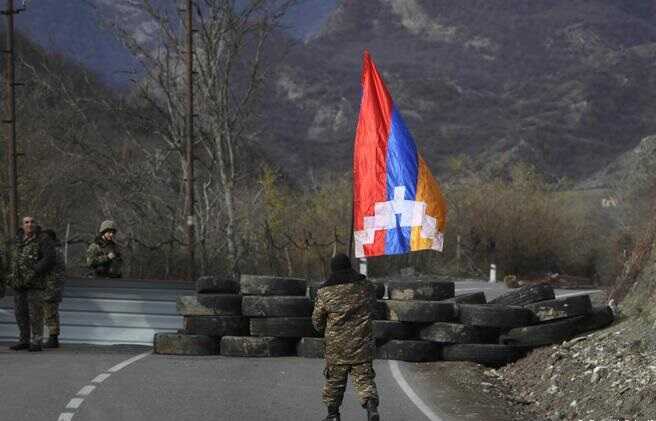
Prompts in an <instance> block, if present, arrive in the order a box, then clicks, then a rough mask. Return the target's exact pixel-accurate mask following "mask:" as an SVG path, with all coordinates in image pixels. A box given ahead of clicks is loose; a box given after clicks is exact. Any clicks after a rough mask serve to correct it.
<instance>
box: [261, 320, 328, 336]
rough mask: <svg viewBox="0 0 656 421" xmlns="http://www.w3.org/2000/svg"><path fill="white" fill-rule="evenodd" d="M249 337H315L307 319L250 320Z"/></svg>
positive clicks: (310, 323) (315, 333)
mask: <svg viewBox="0 0 656 421" xmlns="http://www.w3.org/2000/svg"><path fill="white" fill-rule="evenodd" d="M250 334H251V336H274V337H276V338H303V337H314V336H317V332H315V330H314V328H313V327H312V319H311V318H309V317H267V318H252V319H251V321H250Z"/></svg>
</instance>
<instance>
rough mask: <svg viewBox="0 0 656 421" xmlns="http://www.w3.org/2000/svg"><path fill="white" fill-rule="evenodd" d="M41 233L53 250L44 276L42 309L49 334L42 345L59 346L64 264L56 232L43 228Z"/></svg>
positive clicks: (46, 346)
mask: <svg viewBox="0 0 656 421" xmlns="http://www.w3.org/2000/svg"><path fill="white" fill-rule="evenodd" d="M43 233H44V234H46V235H47V236H48V238H49V239H50V241H51V243H52V246H53V249H54V252H55V265H54V267H53V268H52V270H51V271H50V272H48V275H47V276H46V289H45V291H44V294H43V301H44V303H43V310H44V314H45V319H46V326H48V334H49V335H50V336H49V338H48V341H47V342H46V343H45V345H44V347H45V348H59V333H60V325H59V303H61V301H62V298H63V292H64V283H65V282H66V264H65V263H64V255H63V254H62V251H61V243H60V242H59V240H57V234H55V232H54V231H53V230H45V231H43Z"/></svg>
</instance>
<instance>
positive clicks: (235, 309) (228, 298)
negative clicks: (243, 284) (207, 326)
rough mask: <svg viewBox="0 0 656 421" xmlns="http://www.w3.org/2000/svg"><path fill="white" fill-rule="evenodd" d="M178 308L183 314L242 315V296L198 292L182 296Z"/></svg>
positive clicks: (179, 312) (177, 303)
mask: <svg viewBox="0 0 656 421" xmlns="http://www.w3.org/2000/svg"><path fill="white" fill-rule="evenodd" d="M176 309H177V311H178V314H179V315H181V316H241V296H240V295H237V294H198V295H184V296H180V297H178V299H177V302H176Z"/></svg>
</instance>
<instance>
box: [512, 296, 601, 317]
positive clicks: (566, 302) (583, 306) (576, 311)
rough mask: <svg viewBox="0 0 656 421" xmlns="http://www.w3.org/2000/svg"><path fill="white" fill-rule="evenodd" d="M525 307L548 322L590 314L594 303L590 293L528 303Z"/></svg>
mask: <svg viewBox="0 0 656 421" xmlns="http://www.w3.org/2000/svg"><path fill="white" fill-rule="evenodd" d="M524 308H527V309H529V310H531V311H532V312H533V314H534V315H535V318H536V319H537V320H539V321H541V322H548V321H550V320H557V319H565V318H568V317H574V316H582V315H585V314H589V313H590V312H591V311H592V303H591V302H590V296H589V295H574V296H571V297H565V298H556V299H555V300H546V301H540V302H539V303H533V304H527V305H525V306H524Z"/></svg>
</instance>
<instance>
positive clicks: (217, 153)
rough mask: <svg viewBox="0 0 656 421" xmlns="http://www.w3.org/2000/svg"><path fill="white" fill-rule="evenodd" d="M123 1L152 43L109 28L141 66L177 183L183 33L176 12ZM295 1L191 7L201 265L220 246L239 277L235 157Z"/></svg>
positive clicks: (144, 94) (208, 2)
mask: <svg viewBox="0 0 656 421" xmlns="http://www.w3.org/2000/svg"><path fill="white" fill-rule="evenodd" d="M123 3H124V5H126V6H129V7H130V8H132V9H133V10H134V11H135V13H139V14H141V15H142V16H144V17H146V18H147V19H148V20H149V21H150V22H151V23H152V24H153V25H154V27H155V28H156V31H155V32H154V34H156V36H155V38H154V39H150V40H147V41H145V42H144V40H143V37H140V36H136V35H135V34H134V31H132V29H131V28H127V27H125V26H122V25H121V24H120V23H118V22H116V23H115V24H114V27H115V28H116V30H117V31H118V33H119V34H120V36H121V39H122V40H123V41H124V42H125V44H126V45H127V46H128V47H129V48H130V50H131V51H133V53H134V54H135V56H136V57H137V58H138V59H139V61H140V62H141V64H142V66H143V70H144V72H145V77H144V79H143V80H142V81H141V82H140V83H139V98H140V99H141V100H142V101H145V103H146V104H148V105H149V106H151V107H152V108H153V109H154V110H156V116H155V117H156V119H158V120H159V121H161V122H162V123H163V124H160V125H155V126H159V127H160V129H159V130H158V132H157V135H158V136H159V137H160V138H161V140H162V141H163V143H162V145H161V146H160V147H159V148H160V149H159V153H162V150H165V151H167V153H174V154H175V155H176V156H177V157H178V160H179V167H180V169H181V173H182V179H184V178H185V177H186V174H185V166H184V159H185V157H184V150H183V144H184V135H185V131H184V128H185V120H184V117H185V103H184V98H185V97H184V77H183V68H184V67H183V64H184V63H183V58H182V57H183V54H182V53H183V51H184V48H185V44H184V36H183V35H184V33H185V31H186V30H187V28H185V27H184V23H183V22H182V20H181V19H180V17H179V16H178V15H177V14H176V13H174V12H172V11H171V10H167V9H161V8H157V7H156V6H155V5H154V4H153V2H152V1H150V0H123ZM294 3H295V0H249V1H234V0H196V1H195V2H194V20H195V23H194V25H195V28H194V30H195V34H196V36H195V40H194V45H195V47H194V68H195V69H196V78H195V90H196V92H197V94H196V95H195V97H196V99H195V104H194V108H195V109H196V110H197V113H198V116H197V119H196V130H197V133H196V135H195V137H196V139H198V140H197V145H198V146H200V149H198V148H197V150H198V152H197V153H196V156H195V159H196V160H197V162H198V163H200V171H198V173H197V174H196V175H195V180H194V186H195V189H196V190H197V191H199V192H200V195H199V200H198V201H197V202H196V203H195V211H196V215H198V222H199V223H198V224H197V226H196V238H197V244H198V245H199V246H200V247H201V253H200V256H201V265H202V266H206V262H207V260H208V259H209V258H210V255H209V254H210V253H209V249H210V248H211V249H216V248H217V246H218V245H220V244H225V256H226V257H227V259H226V260H227V262H226V263H227V266H228V268H229V269H230V270H233V271H238V267H239V261H240V258H241V255H242V253H243V250H242V247H241V246H240V242H239V234H238V233H239V221H238V220H237V212H236V206H237V204H236V188H237V183H238V181H239V179H240V177H242V176H243V175H244V174H243V172H240V166H239V162H240V161H239V159H240V158H239V157H240V151H241V148H242V147H243V146H244V145H245V144H246V143H247V142H249V141H250V140H251V139H252V138H253V137H254V136H255V135H256V132H255V130H254V127H256V125H255V124H254V123H255V121H256V119H257V117H258V113H257V111H258V99H259V95H260V93H261V92H262V89H263V86H264V83H265V80H266V75H267V71H268V70H269V66H268V65H267V64H268V63H267V55H266V54H265V53H266V51H267V49H266V48H267V45H268V43H269V41H270V40H271V38H272V36H273V35H274V34H275V32H276V30H277V29H278V28H279V27H280V24H281V19H282V17H283V16H284V14H285V13H286V11H287V10H288V9H289V7H291V6H292V4H294ZM180 191H182V189H180ZM179 208H180V209H181V207H179ZM179 220H180V221H181V220H182V218H181V217H180V218H179Z"/></svg>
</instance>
